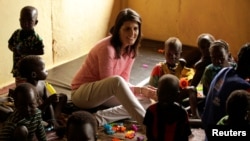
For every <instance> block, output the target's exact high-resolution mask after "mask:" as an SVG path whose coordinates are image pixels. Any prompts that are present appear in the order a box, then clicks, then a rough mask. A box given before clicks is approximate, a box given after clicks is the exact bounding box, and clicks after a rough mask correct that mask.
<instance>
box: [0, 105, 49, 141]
mask: <svg viewBox="0 0 250 141" xmlns="http://www.w3.org/2000/svg"><path fill="white" fill-rule="evenodd" d="M21 125H24V126H26V127H27V129H28V131H29V135H28V140H29V141H31V140H32V139H33V138H34V135H35V134H36V137H37V139H38V140H39V141H46V134H45V130H44V127H43V125H42V117H41V111H40V110H39V109H37V110H36V113H35V115H33V116H32V117H30V118H29V119H27V118H21V114H20V113H19V112H18V111H14V112H13V113H12V114H11V115H10V116H9V117H8V119H7V120H6V121H5V122H4V126H3V128H2V129H1V132H0V140H1V141H11V140H13V133H14V131H15V129H16V127H18V126H21Z"/></svg>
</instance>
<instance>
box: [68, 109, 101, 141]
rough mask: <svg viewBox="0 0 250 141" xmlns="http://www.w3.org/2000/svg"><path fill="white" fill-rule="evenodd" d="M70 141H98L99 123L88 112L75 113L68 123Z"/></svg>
mask: <svg viewBox="0 0 250 141" xmlns="http://www.w3.org/2000/svg"><path fill="white" fill-rule="evenodd" d="M66 133H67V140H68V141H96V140H97V139H96V135H97V121H96V119H95V118H94V117H93V115H92V114H91V113H89V112H86V111H77V112H73V113H72V115H71V116H70V117H69V118H68V121H67V131H66Z"/></svg>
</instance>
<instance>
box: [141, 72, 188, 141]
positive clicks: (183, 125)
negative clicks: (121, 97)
mask: <svg viewBox="0 0 250 141" xmlns="http://www.w3.org/2000/svg"><path fill="white" fill-rule="evenodd" d="M179 95H180V87H179V79H178V78H177V77H176V76H174V75H172V74H165V75H163V76H162V77H161V78H160V80H159V85H158V89H157V96H158V102H157V103H155V104H153V105H151V106H150V107H148V109H147V111H146V115H145V118H144V122H143V123H144V125H145V126H146V136H147V139H148V141H164V140H169V141H170V140H172V141H188V137H189V135H191V129H190V125H189V121H188V114H187V112H186V110H185V109H184V108H183V107H182V106H181V105H180V104H178V103H177V101H178V97H179Z"/></svg>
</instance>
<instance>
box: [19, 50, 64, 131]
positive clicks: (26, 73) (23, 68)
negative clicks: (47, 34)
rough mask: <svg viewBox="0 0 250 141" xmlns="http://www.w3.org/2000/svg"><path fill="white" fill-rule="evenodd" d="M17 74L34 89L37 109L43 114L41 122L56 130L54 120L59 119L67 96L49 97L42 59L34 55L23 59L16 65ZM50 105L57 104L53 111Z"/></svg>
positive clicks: (52, 95) (56, 125)
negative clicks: (47, 123) (36, 97)
mask: <svg viewBox="0 0 250 141" xmlns="http://www.w3.org/2000/svg"><path fill="white" fill-rule="evenodd" d="M18 72H19V74H20V76H21V77H22V78H25V79H26V82H28V83H31V84H32V85H34V86H35V87H36V89H37V91H38V104H39V106H38V108H39V109H41V110H42V112H43V115H42V116H43V120H45V121H48V122H49V123H50V124H52V125H51V126H52V127H55V128H57V127H58V126H59V125H58V123H57V122H56V121H55V120H56V119H57V118H58V117H59V115H60V113H61V110H62V108H63V105H64V104H66V102H67V96H66V95H65V94H53V93H52V94H51V95H49V92H48V90H47V88H46V83H45V82H44V80H45V79H46V78H47V75H48V72H47V70H45V64H44V61H43V59H42V58H41V57H39V56H36V55H29V56H26V57H24V58H23V59H22V60H21V61H20V62H19V63H18ZM52 104H57V106H56V107H55V111H54V109H53V106H52Z"/></svg>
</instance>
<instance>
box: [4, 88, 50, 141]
mask: <svg viewBox="0 0 250 141" xmlns="http://www.w3.org/2000/svg"><path fill="white" fill-rule="evenodd" d="M14 100H15V107H16V108H15V110H14V112H13V113H11V115H10V116H9V117H8V119H7V120H6V121H5V123H4V125H3V128H2V129H1V132H0V140H1V141H2V140H4V141H7V140H9V141H10V140H20V141H26V140H30V141H31V140H32V139H33V138H34V135H36V138H37V139H38V140H39V141H46V140H47V139H46V134H45V130H44V127H43V125H42V116H41V111H40V110H39V109H38V108H37V106H38V104H37V91H36V88H35V87H34V86H33V85H31V84H29V83H23V84H19V85H18V86H17V87H16V89H15V90H14Z"/></svg>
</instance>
